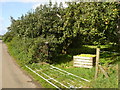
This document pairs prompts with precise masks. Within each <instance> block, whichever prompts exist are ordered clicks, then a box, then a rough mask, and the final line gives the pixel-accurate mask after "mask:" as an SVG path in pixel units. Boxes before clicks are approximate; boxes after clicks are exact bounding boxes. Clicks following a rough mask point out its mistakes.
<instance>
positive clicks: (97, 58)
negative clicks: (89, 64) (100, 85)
mask: <svg viewBox="0 0 120 90" xmlns="http://www.w3.org/2000/svg"><path fill="white" fill-rule="evenodd" d="M99 57H100V48H97V49H96V71H95V79H96V78H97V76H98V64H99Z"/></svg>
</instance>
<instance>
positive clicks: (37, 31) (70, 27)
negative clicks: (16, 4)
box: [4, 2, 119, 63]
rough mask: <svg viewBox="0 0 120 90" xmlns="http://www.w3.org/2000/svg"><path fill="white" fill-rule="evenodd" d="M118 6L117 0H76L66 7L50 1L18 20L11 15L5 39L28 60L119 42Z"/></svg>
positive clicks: (43, 58)
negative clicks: (78, 47)
mask: <svg viewBox="0 0 120 90" xmlns="http://www.w3.org/2000/svg"><path fill="white" fill-rule="evenodd" d="M118 7H119V5H118V3H117V2H99V3H98V2H79V3H76V2H72V3H68V7H66V8H64V7H63V5H62V3H60V5H59V6H58V4H57V3H56V4H54V5H52V3H51V2H50V3H49V4H48V5H40V6H39V7H37V8H36V9H35V10H34V11H31V12H28V13H27V14H25V15H22V16H21V17H19V18H18V19H17V20H14V19H13V18H12V17H11V22H12V24H11V26H10V27H9V28H8V32H7V33H6V34H5V35H4V41H7V42H8V41H9V42H10V43H11V45H13V46H15V47H16V48H17V49H18V51H19V52H20V53H23V52H24V53H26V57H27V58H28V63H32V62H37V61H39V60H40V61H49V62H51V61H52V60H54V57H55V56H57V55H59V54H60V53H67V50H68V49H69V48H72V47H74V48H75V47H77V46H80V45H82V44H94V45H100V44H107V43H109V42H114V43H118V36H119V33H118V29H117V26H118V18H119V9H118ZM13 42H17V43H13ZM46 42H47V43H48V45H47V46H46V44H45V43H46ZM20 46H21V47H22V49H20ZM45 46H46V47H45ZM14 49H15V48H14ZM45 51H48V52H49V53H47V52H45ZM46 53H47V54H46ZM48 57H49V59H50V60H48Z"/></svg>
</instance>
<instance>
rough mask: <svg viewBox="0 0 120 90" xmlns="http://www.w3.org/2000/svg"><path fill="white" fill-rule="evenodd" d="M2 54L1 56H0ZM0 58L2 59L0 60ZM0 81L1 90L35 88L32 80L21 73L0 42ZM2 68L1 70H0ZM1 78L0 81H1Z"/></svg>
mask: <svg viewBox="0 0 120 90" xmlns="http://www.w3.org/2000/svg"><path fill="white" fill-rule="evenodd" d="M1 54H2V55H1ZM1 58H2V59H1ZM0 63H2V65H1V64H0V73H1V72H2V76H1V74H0V80H2V84H1V82H0V85H2V88H37V85H36V84H34V83H33V81H32V79H31V78H30V77H29V76H27V75H26V74H24V73H23V71H21V69H20V68H19V67H18V66H17V65H16V64H15V62H14V60H13V58H12V57H11V56H10V55H9V53H8V52H7V47H6V45H5V44H3V43H2V41H1V40H0ZM1 67H2V70H1ZM1 77H2V79H1Z"/></svg>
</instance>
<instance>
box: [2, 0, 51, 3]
mask: <svg viewBox="0 0 120 90" xmlns="http://www.w3.org/2000/svg"><path fill="white" fill-rule="evenodd" d="M47 1H49V0H0V2H25V3H29V2H47Z"/></svg>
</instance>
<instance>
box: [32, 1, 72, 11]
mask: <svg viewBox="0 0 120 90" xmlns="http://www.w3.org/2000/svg"><path fill="white" fill-rule="evenodd" d="M67 1H71V0H51V2H52V3H53V4H55V2H57V3H58V4H59V3H60V2H62V3H63V6H64V7H66V6H67V5H66V4H65V2H67ZM46 3H49V0H44V2H43V1H41V2H39V3H37V4H34V5H33V7H32V9H35V8H36V7H38V6H40V5H41V4H46Z"/></svg>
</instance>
